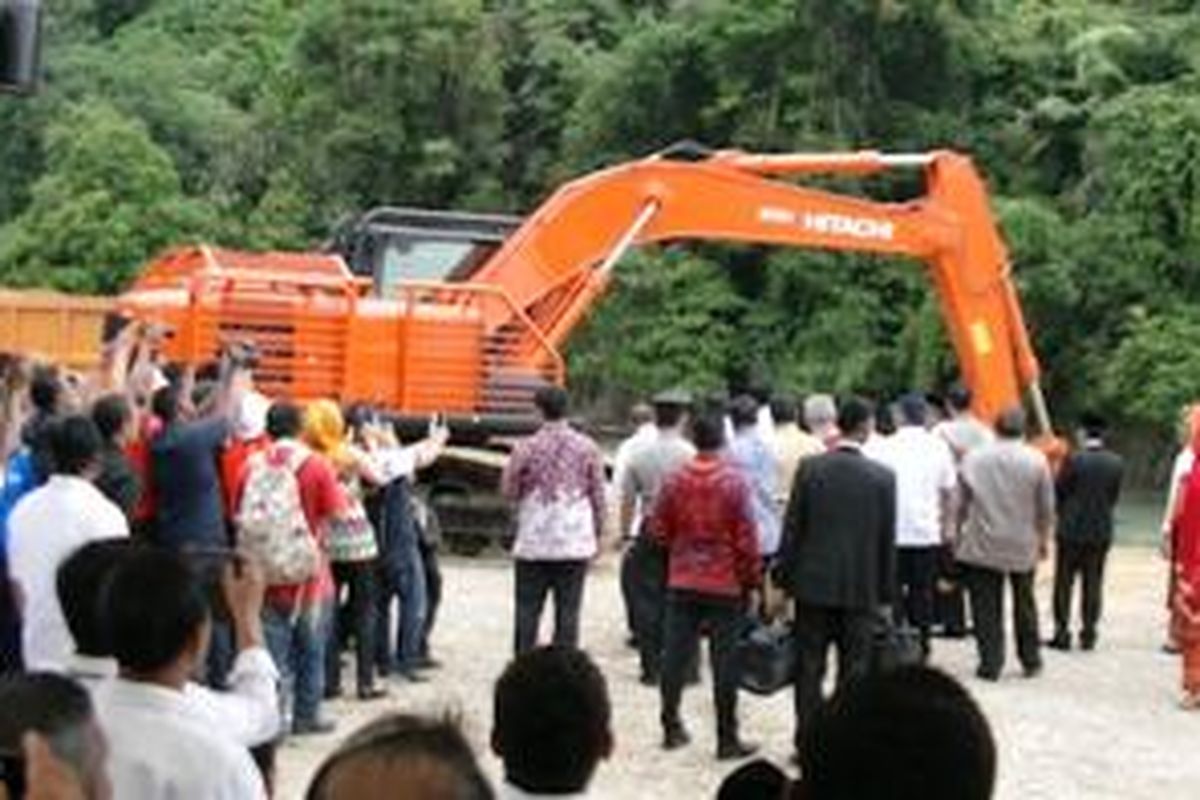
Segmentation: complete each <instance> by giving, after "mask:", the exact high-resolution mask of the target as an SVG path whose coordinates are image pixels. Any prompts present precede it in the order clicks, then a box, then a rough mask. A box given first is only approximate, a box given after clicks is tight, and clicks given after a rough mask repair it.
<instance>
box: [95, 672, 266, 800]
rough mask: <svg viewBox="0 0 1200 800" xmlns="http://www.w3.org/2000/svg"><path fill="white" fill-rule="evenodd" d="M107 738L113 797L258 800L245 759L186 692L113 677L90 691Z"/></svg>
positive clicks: (257, 784) (261, 794) (262, 793)
mask: <svg viewBox="0 0 1200 800" xmlns="http://www.w3.org/2000/svg"><path fill="white" fill-rule="evenodd" d="M93 698H94V700H95V703H96V714H97V716H98V718H99V719H100V724H101V725H102V726H103V728H104V732H105V734H106V736H107V737H108V744H109V758H108V770H109V776H110V777H111V778H112V784H113V796H114V797H119V798H121V800H176V798H180V799H181V798H188V800H260V798H266V796H267V794H266V789H265V787H264V786H263V782H262V777H261V776H260V775H259V772H258V770H257V768H256V767H255V766H254V762H253V761H252V760H251V758H250V752H249V750H247V749H246V747H245V745H243V744H241V743H239V742H236V741H234V739H233V738H232V737H231V736H229V735H228V733H227V732H226V731H224V730H222V729H220V728H218V727H216V726H215V725H214V724H213V719H212V717H211V715H210V711H211V709H206V708H205V706H204V704H203V703H202V702H197V700H196V698H195V697H193V696H190V695H189V693H188V692H187V691H181V690H177V689H171V688H167V687H165V686H159V685H156V684H150V683H142V682H137V681H129V680H125V679H124V678H114V679H112V680H109V681H105V682H104V683H103V684H102V685H101V686H100V687H99V688H98V689H97V690H96V692H95V694H94V695H93Z"/></svg>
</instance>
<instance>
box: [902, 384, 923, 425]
mask: <svg viewBox="0 0 1200 800" xmlns="http://www.w3.org/2000/svg"><path fill="white" fill-rule="evenodd" d="M896 408H897V410H898V411H899V412H900V419H899V420H898V422H899V423H900V424H903V425H924V424H925V421H926V420H927V419H929V404H928V403H927V402H926V400H925V396H924V395H922V394H920V393H919V392H909V393H908V394H906V395H904V396H902V397H901V398H900V399H899V400H898V401H897V402H896Z"/></svg>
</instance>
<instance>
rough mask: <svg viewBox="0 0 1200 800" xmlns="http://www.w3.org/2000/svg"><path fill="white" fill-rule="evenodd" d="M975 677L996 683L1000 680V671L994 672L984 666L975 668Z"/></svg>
mask: <svg viewBox="0 0 1200 800" xmlns="http://www.w3.org/2000/svg"><path fill="white" fill-rule="evenodd" d="M975 677H976V678H979V680H981V681H987V682H988V683H995V682H996V681H998V680H1000V673H999V672H993V671H992V670H990V669H984V668H983V667H980V668H979V669H977V670H975Z"/></svg>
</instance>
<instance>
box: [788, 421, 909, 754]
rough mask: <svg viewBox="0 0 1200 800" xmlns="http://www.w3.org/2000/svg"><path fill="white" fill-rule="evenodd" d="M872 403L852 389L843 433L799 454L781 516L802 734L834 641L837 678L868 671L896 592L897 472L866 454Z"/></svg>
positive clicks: (798, 738)
mask: <svg viewBox="0 0 1200 800" xmlns="http://www.w3.org/2000/svg"><path fill="white" fill-rule="evenodd" d="M874 425H875V417H874V409H873V408H872V406H871V404H870V403H868V402H867V401H866V400H863V399H860V398H856V397H852V398H849V399H847V400H846V401H845V402H844V403H843V404H842V406H841V408H840V409H839V410H838V427H839V428H840V429H841V431H842V438H841V439H840V440H839V441H838V442H837V443H836V445H834V447H833V449H832V450H831V451H830V452H828V453H825V454H823V455H820V456H814V457H812V458H808V459H805V460H804V461H802V462H801V464H800V469H799V471H798V472H797V474H796V481H795V484H794V486H793V489H792V494H791V497H790V499H789V501H788V508H787V514H786V517H785V519H784V535H783V546H782V548H781V550H780V557H779V568H778V579H779V581H780V583H781V585H782V586H783V588H784V589H785V590H786V591H787V592H788V594H789V595H791V596H792V597H793V598H794V599H795V601H796V643H797V648H798V658H797V666H796V670H797V672H796V695H795V700H796V744H797V748H799V743H800V741H801V735H802V731H803V727H804V726H806V725H808V724H809V722H810V721H811V720H812V718H813V714H814V713H815V712H816V710H817V708H818V707H819V706H820V705H821V700H822V697H821V685H822V682H823V681H824V677H825V661H826V657H827V655H828V651H829V647H830V645H834V646H836V647H837V653H838V680H837V682H838V685H839V686H841V685H844V684H846V682H847V681H849V680H850V679H852V678H856V677H860V676H862V675H863V674H864V673H866V671H867V669H868V667H869V664H870V654H871V643H872V634H873V632H874V625H875V621H876V618H877V615H878V614H879V610H880V606H881V604H889V603H890V602H891V599H892V585H893V581H894V562H895V520H896V477H895V475H894V474H893V473H892V471H891V470H889V469H888V468H887V467H885V466H883V465H881V464H878V463H876V462H874V461H872V460H870V459H868V458H866V457H865V456H864V455H863V454H862V445H863V442H865V441H866V440H867V437H868V436H869V435H870V434H871V431H872V430H873V429H874Z"/></svg>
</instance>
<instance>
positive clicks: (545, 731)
mask: <svg viewBox="0 0 1200 800" xmlns="http://www.w3.org/2000/svg"><path fill="white" fill-rule="evenodd" d="M493 701H494V705H493V722H492V752H494V753H495V754H496V755H497V756H499V757H500V758H501V759H502V760H503V761H504V785H503V787H501V790H500V793H499V796H500V798H501V800H524V799H525V798H532V797H556V798H562V799H564V800H570V798H582V797H584V796H586V794H587V787H588V784H589V783H591V780H592V775H593V774H595V772H596V767H597V766H599V764H600V762H601V761H604V760H607V759H608V757H609V756H611V755H612V751H613V734H612V727H611V720H612V708H611V706H610V704H609V699H608V684H607V683H606V682H605V680H604V675H603V674H601V672H600V670H599V669H598V668H597V667H596V665H595V663H594V662H593V661H592V659H591V658H589V657H588V655H587V653H584V652H583V651H582V650H576V649H574V648H570V647H559V646H552V647H539V648H537V649H535V650H530V651H527V652H525V653H522V654H520V655H518V656H517V657H516V658H515V659H514V660H513V661H512V662H511V663H509V665H508V667H507V668H506V669H505V670H504V674H503V675H501V676H500V679H499V680H498V681H496V692H495V696H494V698H493ZM551 709H553V712H552V713H551Z"/></svg>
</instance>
